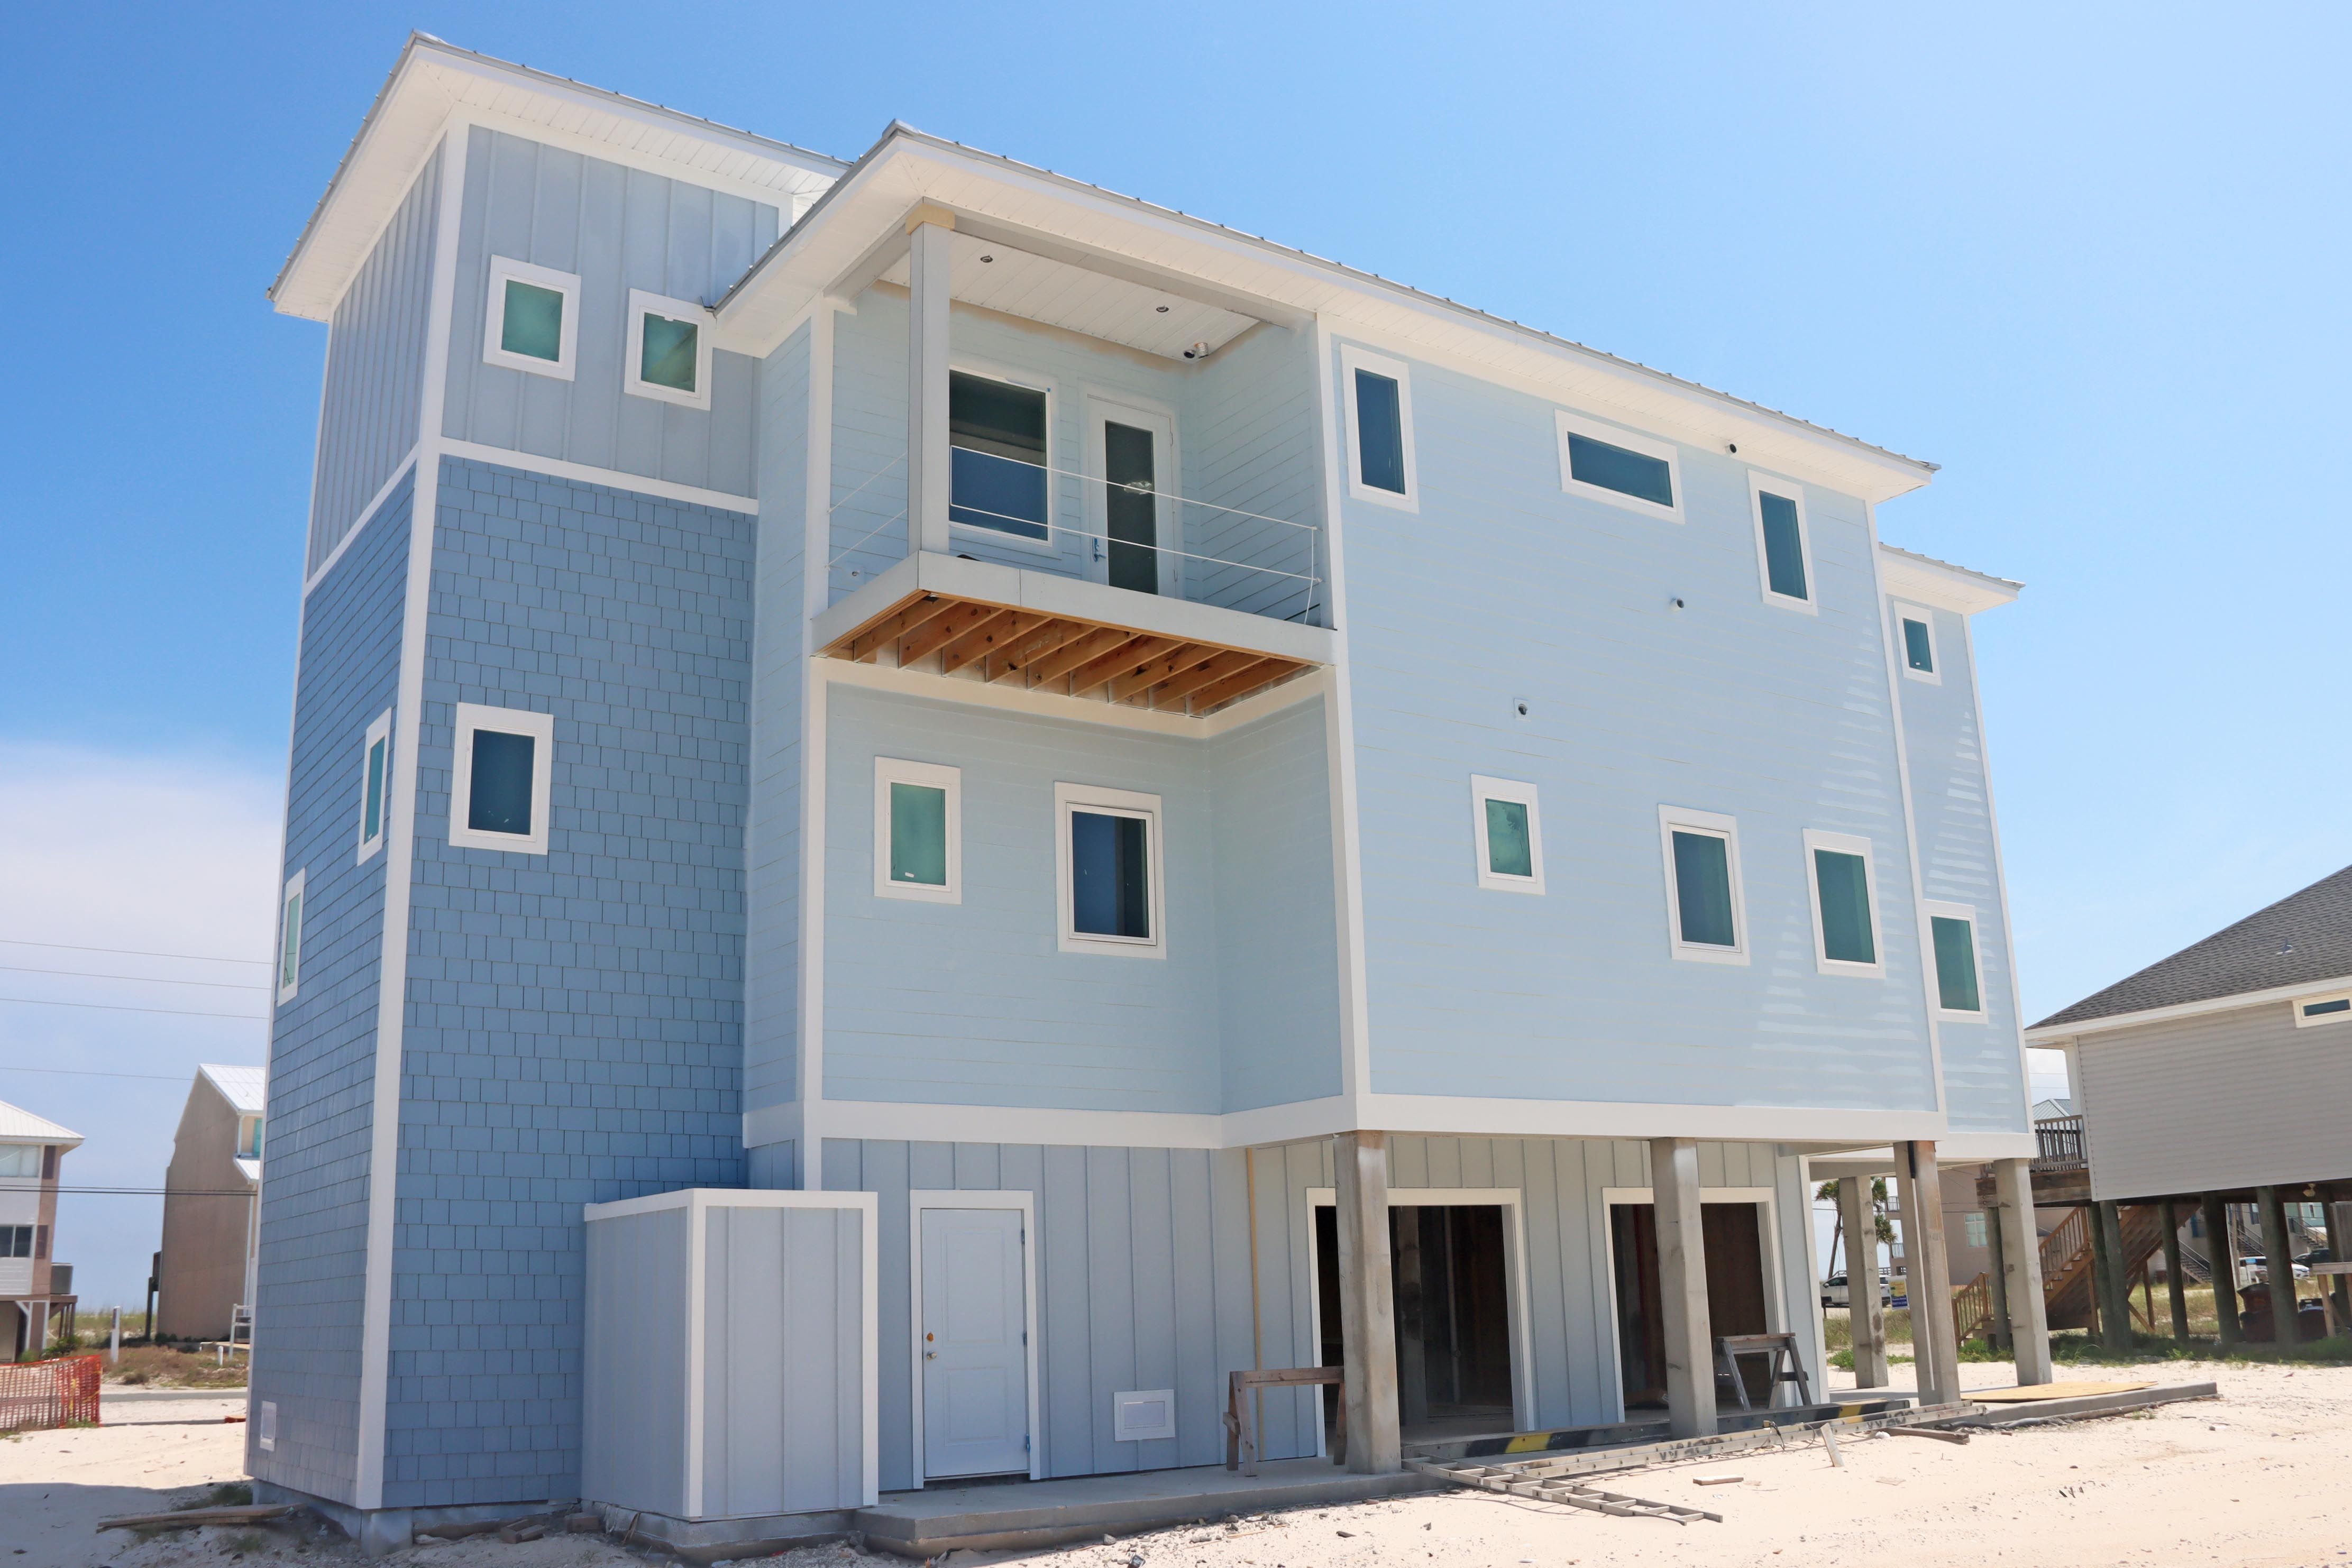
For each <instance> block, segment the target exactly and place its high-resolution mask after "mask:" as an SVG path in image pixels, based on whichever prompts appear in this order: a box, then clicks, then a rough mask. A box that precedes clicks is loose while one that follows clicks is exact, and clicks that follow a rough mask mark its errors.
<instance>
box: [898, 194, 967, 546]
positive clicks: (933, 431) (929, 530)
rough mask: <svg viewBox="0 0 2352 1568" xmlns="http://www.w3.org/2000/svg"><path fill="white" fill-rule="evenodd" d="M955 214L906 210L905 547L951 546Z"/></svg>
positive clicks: (926, 209) (932, 209) (924, 208)
mask: <svg viewBox="0 0 2352 1568" xmlns="http://www.w3.org/2000/svg"><path fill="white" fill-rule="evenodd" d="M954 228H955V215H954V214H951V213H949V212H947V211H945V210H943V209H941V208H939V207H931V206H922V207H917V208H916V209H915V210H914V211H913V212H912V213H909V214H908V215H907V235H908V244H907V274H908V277H907V282H908V288H907V550H908V554H909V555H912V554H914V553H915V552H917V551H919V550H929V551H931V552H933V553H934V554H940V555H944V554H946V553H947V549H948V489H949V485H950V468H949V465H950V462H951V461H952V460H951V459H950V456H949V454H948V261H949V249H948V247H949V245H950V235H951V234H952V232H953V230H954Z"/></svg>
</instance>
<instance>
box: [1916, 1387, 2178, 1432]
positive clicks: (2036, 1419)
mask: <svg viewBox="0 0 2352 1568" xmlns="http://www.w3.org/2000/svg"><path fill="white" fill-rule="evenodd" d="M1977 1397H1979V1396H1978V1395H1976V1394H1974V1393H1971V1394H1970V1395H1969V1398H1971V1399H1974V1398H1977ZM2220 1397H2221V1389H2220V1388H2219V1387H2217V1386H2216V1385H2213V1384H2210V1383H2176V1384H2174V1385H2172V1386H2170V1387H2168V1388H2154V1387H2148V1388H2138V1389H2134V1390H2131V1391H2129V1392H2126V1393H2121V1394H2092V1395H2085V1396H2079V1397H2076V1398H2073V1399H2038V1400H2035V1401H2034V1402H2033V1403H2032V1404H2030V1405H2001V1406H1996V1407H1994V1408H1990V1409H1984V1410H1979V1411H1976V1412H1974V1413H1972V1414H1969V1415H1967V1416H1958V1417H1956V1418H1954V1419H1952V1420H1949V1421H1940V1422H1937V1425H1938V1426H1942V1427H2038V1426H2040V1425H2042V1423H2043V1422H2045V1421H2080V1420H2083V1419H2084V1418H2085V1417H2088V1416H2121V1415H2124V1414H2126V1412H2128V1411H2133V1410H2149V1409H2153V1408H2155V1407H2156V1406H2158V1405H2176V1404H2179V1402H2181V1401H2182V1400H2186V1399H2219V1398H2220Z"/></svg>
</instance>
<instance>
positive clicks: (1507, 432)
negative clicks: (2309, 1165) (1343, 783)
mask: <svg viewBox="0 0 2352 1568" xmlns="http://www.w3.org/2000/svg"><path fill="white" fill-rule="evenodd" d="M1330 371H1331V373H1332V374H1333V375H1334V377H1335V378H1336V377H1337V376H1338V375H1339V363H1338V361H1337V359H1336V356H1335V359H1334V361H1333V363H1332V365H1331V367H1330ZM1343 392H1344V384H1343V383H1339V382H1335V387H1334V393H1335V396H1338V395H1339V394H1341V393H1343ZM1554 407H1555V405H1554V404H1552V403H1550V402H1545V401H1543V400H1541V399H1538V398H1534V397H1530V396H1527V395H1524V394H1522V393H1519V392H1512V391H1508V390H1506V389H1503V388H1499V387H1496V386H1493V385H1490V384H1487V383H1485V382H1478V381H1475V380H1473V379H1471V378H1468V377H1465V376H1462V375H1459V374H1454V373H1452V372H1449V371H1444V370H1441V369H1439V368H1436V367H1434V366H1431V365H1427V364H1417V365H1414V366H1413V367H1412V409H1413V416H1414V421H1415V436H1416V440H1417V446H1418V469H1419V485H1420V509H1419V513H1418V515H1413V514H1411V513H1407V512H1403V511H1400V510H1398V509H1396V508H1393V507H1382V506H1379V505H1374V504H1371V503H1368V502H1363V501H1360V500H1355V499H1353V498H1349V499H1347V500H1344V501H1343V502H1342V505H1343V507H1344V509H1345V517H1346V527H1347V536H1346V550H1347V559H1348V622H1347V624H1348V635H1349V658H1350V661H1351V663H1350V670H1351V681H1352V685H1353V700H1354V720H1355V737H1356V745H1357V758H1356V779H1357V796H1358V801H1359V809H1360V826H1361V841H1362V845H1363V855H1362V858H1363V903H1364V922H1365V947H1366V951H1365V969H1366V972H1367V975H1368V977H1369V986H1370V1042H1371V1058H1372V1062H1371V1071H1372V1087H1373V1088H1374V1089H1376V1090H1379V1091H1381V1092H1396V1093H1412V1094H1452V1095H1486V1096H1496V1097H1505V1098H1517V1097H1526V1098H1539V1099H1561V1100H1575V1101H1588V1102H1589V1101H1623V1102H1629V1103H1675V1104H1703V1105H1724V1106H1735V1105H1736V1106H1759V1107H1762V1106H1807V1107H1820V1108H1826V1109H1851V1110H1857V1111H1867V1110H1880V1111H1892V1110H1902V1111H1932V1110H1933V1109H1934V1108H1935V1105H1936V1102H1937V1085H1936V1083H1935V1081H1934V1069H1933V1058H1932V1055H1931V1052H1930V1048H1929V1037H1928V1031H1927V1005H1926V998H1925V994H1924V992H1923V990H1922V988H1921V981H1920V963H1921V954H1920V948H1919V940H1918V932H1917V929H1916V925H1915V923H1914V920H1913V917H1912V900H1911V868H1910V861H1909V851H1908V843H1907V837H1906V827H1905V822H1904V813H1903V799H1902V776H1901V771H1900V768H1899V767H1898V764H1897V756H1896V750H1895V723H1894V716H1893V713H1892V711H1891V708H1890V699H1889V695H1888V692H1887V675H1886V665H1885V652H1884V644H1883V642H1882V632H1881V628H1880V622H1879V614H1878V596H1877V591H1876V587H1875V578H1874V572H1873V570H1872V561H1871V548H1872V547H1871V539H1870V533H1869V528H1868V519H1867V516H1866V513H1865V509H1864V506H1863V504H1862V503H1861V502H1860V501H1857V500H1854V499H1853V498H1852V497H1843V496H1839V495H1835V494H1832V493H1831V492H1828V491H1825V490H1822V489H1820V488H1819V487H1817V486H1804V498H1805V502H1806V506H1807V511H1808V520H1809V524H1810V531H1811V543H1812V569H1813V570H1812V574H1811V575H1812V580H1813V584H1814V588H1815V592H1816V601H1817V603H1818V605H1819V609H1820V613H1819V614H1818V615H1805V614H1799V613H1794V612H1789V611H1786V610H1783V609H1780V608H1778V607H1776V606H1773V605H1769V604H1766V603H1764V602H1762V596H1761V593H1760V591H1759V583H1758V571H1757V562H1756V549H1757V545H1756V529H1755V525H1754V523H1753V521H1752V515H1751V511H1750V501H1749V497H1748V468H1747V466H1746V465H1743V464H1741V463H1739V462H1738V460H1737V459H1735V458H1731V457H1728V456H1726V455H1721V454H1717V453H1713V452H1708V451H1704V450H1701V449H1699V448H1696V447H1691V446H1684V447H1682V448H1680V468H1681V479H1682V487H1683V492H1684V495H1683V501H1684V512H1685V521H1683V522H1680V523H1675V522H1670V521H1662V520H1659V519H1656V518H1654V517H1647V516H1641V515H1637V514H1635V513H1634V512H1633V511H1631V510H1629V509H1627V508H1624V507H1617V506H1613V505H1610V504H1608V503H1605V502H1602V501H1599V500H1594V499H1590V498H1587V497H1582V496H1576V495H1570V494H1567V493H1565V492H1563V490H1562V489H1561V486H1560V476H1559V456H1558V451H1559V446H1558V442H1557V440H1556V437H1555V432H1554V425H1553V411H1554ZM1677 596H1679V597H1681V598H1682V599H1683V601H1684V604H1685V608H1683V609H1680V610H1676V609H1675V608H1673V606H1672V602H1671V601H1672V600H1673V599H1674V598H1675V597H1677ZM1521 702H1525V703H1526V704H1527V706H1528V712H1527V715H1526V716H1524V717H1522V716H1520V715H1519V713H1518V711H1517V705H1518V704H1519V703H1521ZM1472 774H1486V775H1489V776H1493V777H1496V778H1501V779H1514V780H1519V781H1524V782H1527V783H1531V784H1534V785H1535V786H1537V788H1538V792H1539V797H1540V808H1541V818H1542V829H1543V843H1544V867H1545V874H1546V880H1547V884H1548V887H1549V892H1548V894H1546V895H1544V896H1541V897H1530V896H1527V895H1524V894H1511V893H1496V892H1489V891H1483V890H1481V889H1480V888H1479V886H1478V884H1477V879H1476V872H1475V864H1474V860H1475V848H1474V839H1473V836H1472V819H1471V805H1470V796H1469V787H1470V785H1469V781H1470V776H1471V775H1472ZM1662 805H1671V806H1677V807H1684V808H1691V809H1696V810H1703V811H1709V812H1716V813H1720V814H1723V815H1727V816H1730V817H1733V818H1736V819H1737V820H1738V825H1739V854H1740V865H1741V871H1742V873H1743V878H1744V882H1745V888H1746V902H1745V906H1744V909H1743V910H1742V918H1743V923H1744V926H1745V930H1746V934H1747V938H1748V946H1749V951H1750V960H1749V962H1748V964H1747V965H1745V966H1731V965H1719V964H1704V963H1690V962H1681V961H1677V960H1675V958H1673V957H1672V956H1670V954H1669V928H1668V925H1667V919H1668V914H1667V894H1666V882H1665V873H1664V864H1663V855H1662V852H1661V848H1660V834H1659V823H1658V809H1659V807H1661V806H1662ZM1808 828H1813V829H1822V830H1827V831H1834V832H1840V833H1850V834H1855V835H1859V836H1862V837H1864V838H1867V839H1868V840H1869V841H1871V845H1872V849H1873V861H1874V868H1875V873H1876V880H1875V884H1874V889H1873V892H1874V896H1875V900H1876V915H1877V922H1878V938H1879V946H1880V949H1881V951H1882V954H1883V956H1884V960H1885V978H1884V979H1883V980H1878V979H1859V978H1854V977H1847V976H1826V975H1822V974H1819V973H1817V972H1816V967H1815V954H1814V941H1813V929H1812V915H1811V899H1810V894H1809V892H1808V877H1809V875H1810V872H1809V869H1808V867H1807V863H1806V861H1807V857H1806V853H1805V850H1804V844H1803V833H1804V831H1805V830H1806V829H1808Z"/></svg>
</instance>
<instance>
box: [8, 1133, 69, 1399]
mask: <svg viewBox="0 0 2352 1568" xmlns="http://www.w3.org/2000/svg"><path fill="white" fill-rule="evenodd" d="M80 1146H81V1134H79V1133H74V1132H68V1131H67V1130H66V1129H65V1128H63V1127H60V1126H58V1124H56V1123H55V1122H52V1121H49V1120H47V1118H45V1117H41V1116H36V1115H35V1114H33V1113H31V1112H30V1111H26V1110H23V1109H21V1108H19V1107H17V1106H15V1105H11V1104H9V1103H6V1102H5V1101H0V1333H5V1334H7V1335H9V1336H10V1339H9V1343H10V1345H11V1351H10V1354H14V1355H24V1354H27V1353H28V1352H35V1353H37V1352H38V1351H40V1350H42V1349H44V1348H46V1347H47V1344H48V1343H49V1342H50V1341H51V1340H52V1339H55V1338H58V1336H59V1335H61V1334H63V1333H68V1332H69V1331H70V1330H71V1329H72V1326H73V1312H74V1301H75V1298H74V1293H73V1266H72V1265H71V1264H68V1263H59V1262H58V1261H56V1257H57V1252H56V1238H57V1228H58V1167H59V1166H62V1165H64V1163H65V1157H66V1155H69V1154H71V1153H72V1152H73V1151H74V1150H76V1149H78V1148H79V1147H80Z"/></svg>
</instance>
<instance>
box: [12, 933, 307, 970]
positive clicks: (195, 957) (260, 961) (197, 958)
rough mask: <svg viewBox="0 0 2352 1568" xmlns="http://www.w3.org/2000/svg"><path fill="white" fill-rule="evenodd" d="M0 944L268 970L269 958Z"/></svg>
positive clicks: (16, 940)
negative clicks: (171, 959) (245, 965)
mask: <svg viewBox="0 0 2352 1568" xmlns="http://www.w3.org/2000/svg"><path fill="white" fill-rule="evenodd" d="M0 943H5V944H7V945H8V946H12V947H58V948H62V949H64V950H65V951H66V952H68V953H112V954H114V955H116V956H119V957H123V958H185V959H187V960H188V961H189V962H191V963H195V964H257V965H259V966H261V967H264V968H267V967H268V964H269V960H268V959H267V958H208V957H205V956H204V955H203V954H201V953H147V952H142V951H141V950H140V949H138V948H136V947H77V946H74V945H73V944H72V943H70V942H35V941H33V940H31V939H30V938H27V937H24V936H0Z"/></svg>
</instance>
